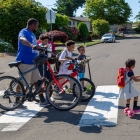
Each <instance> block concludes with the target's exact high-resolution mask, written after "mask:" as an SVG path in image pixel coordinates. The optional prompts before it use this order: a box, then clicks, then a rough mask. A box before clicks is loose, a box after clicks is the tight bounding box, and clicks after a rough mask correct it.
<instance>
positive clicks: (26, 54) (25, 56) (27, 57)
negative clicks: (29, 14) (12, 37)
mask: <svg viewBox="0 0 140 140" xmlns="http://www.w3.org/2000/svg"><path fill="white" fill-rule="evenodd" d="M21 36H23V37H25V38H26V39H27V40H28V41H29V42H30V43H31V44H32V45H37V42H36V37H35V35H34V34H33V33H32V32H31V31H30V30H28V29H27V28H24V29H22V30H21V31H20V33H19V35H18V52H17V57H16V61H22V63H23V64H34V62H33V60H34V59H35V58H36V57H37V56H38V51H37V50H33V49H32V48H31V47H28V46H25V45H24V44H22V43H21V42H20V40H19V38H20V37H21Z"/></svg>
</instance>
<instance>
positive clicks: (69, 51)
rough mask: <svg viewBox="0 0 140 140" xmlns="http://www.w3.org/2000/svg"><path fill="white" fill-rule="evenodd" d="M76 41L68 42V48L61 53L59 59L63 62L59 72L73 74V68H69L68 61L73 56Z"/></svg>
mask: <svg viewBox="0 0 140 140" xmlns="http://www.w3.org/2000/svg"><path fill="white" fill-rule="evenodd" d="M74 46H75V42H74V41H72V40H69V41H67V42H66V48H65V49H64V51H63V52H62V53H61V55H60V57H59V61H60V62H61V65H60V70H59V73H58V74H71V73H72V70H68V69H67V66H66V63H67V62H69V61H70V60H71V59H70V58H72V52H73V51H74Z"/></svg>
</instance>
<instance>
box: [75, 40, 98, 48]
mask: <svg viewBox="0 0 140 140" xmlns="http://www.w3.org/2000/svg"><path fill="white" fill-rule="evenodd" d="M99 43H101V40H99V39H98V40H93V41H92V42H86V43H85V44H84V43H83V42H77V43H76V45H77V46H81V45H82V46H86V47H88V46H92V45H96V44H99Z"/></svg>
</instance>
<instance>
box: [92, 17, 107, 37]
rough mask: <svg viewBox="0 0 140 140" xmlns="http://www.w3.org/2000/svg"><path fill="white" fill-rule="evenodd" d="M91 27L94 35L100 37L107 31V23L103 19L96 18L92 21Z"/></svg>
mask: <svg viewBox="0 0 140 140" xmlns="http://www.w3.org/2000/svg"><path fill="white" fill-rule="evenodd" d="M92 28H93V32H94V34H95V35H97V36H99V37H101V36H102V35H103V34H105V33H107V32H109V23H108V21H106V20H104V19H97V20H94V21H93V22H92Z"/></svg>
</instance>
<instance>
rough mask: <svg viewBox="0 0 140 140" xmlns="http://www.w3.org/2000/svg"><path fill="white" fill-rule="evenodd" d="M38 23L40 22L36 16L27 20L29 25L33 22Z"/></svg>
mask: <svg viewBox="0 0 140 140" xmlns="http://www.w3.org/2000/svg"><path fill="white" fill-rule="evenodd" d="M37 23H38V21H37V19H35V18H30V19H29V20H28V21H27V26H28V27H29V26H30V25H32V24H37Z"/></svg>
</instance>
